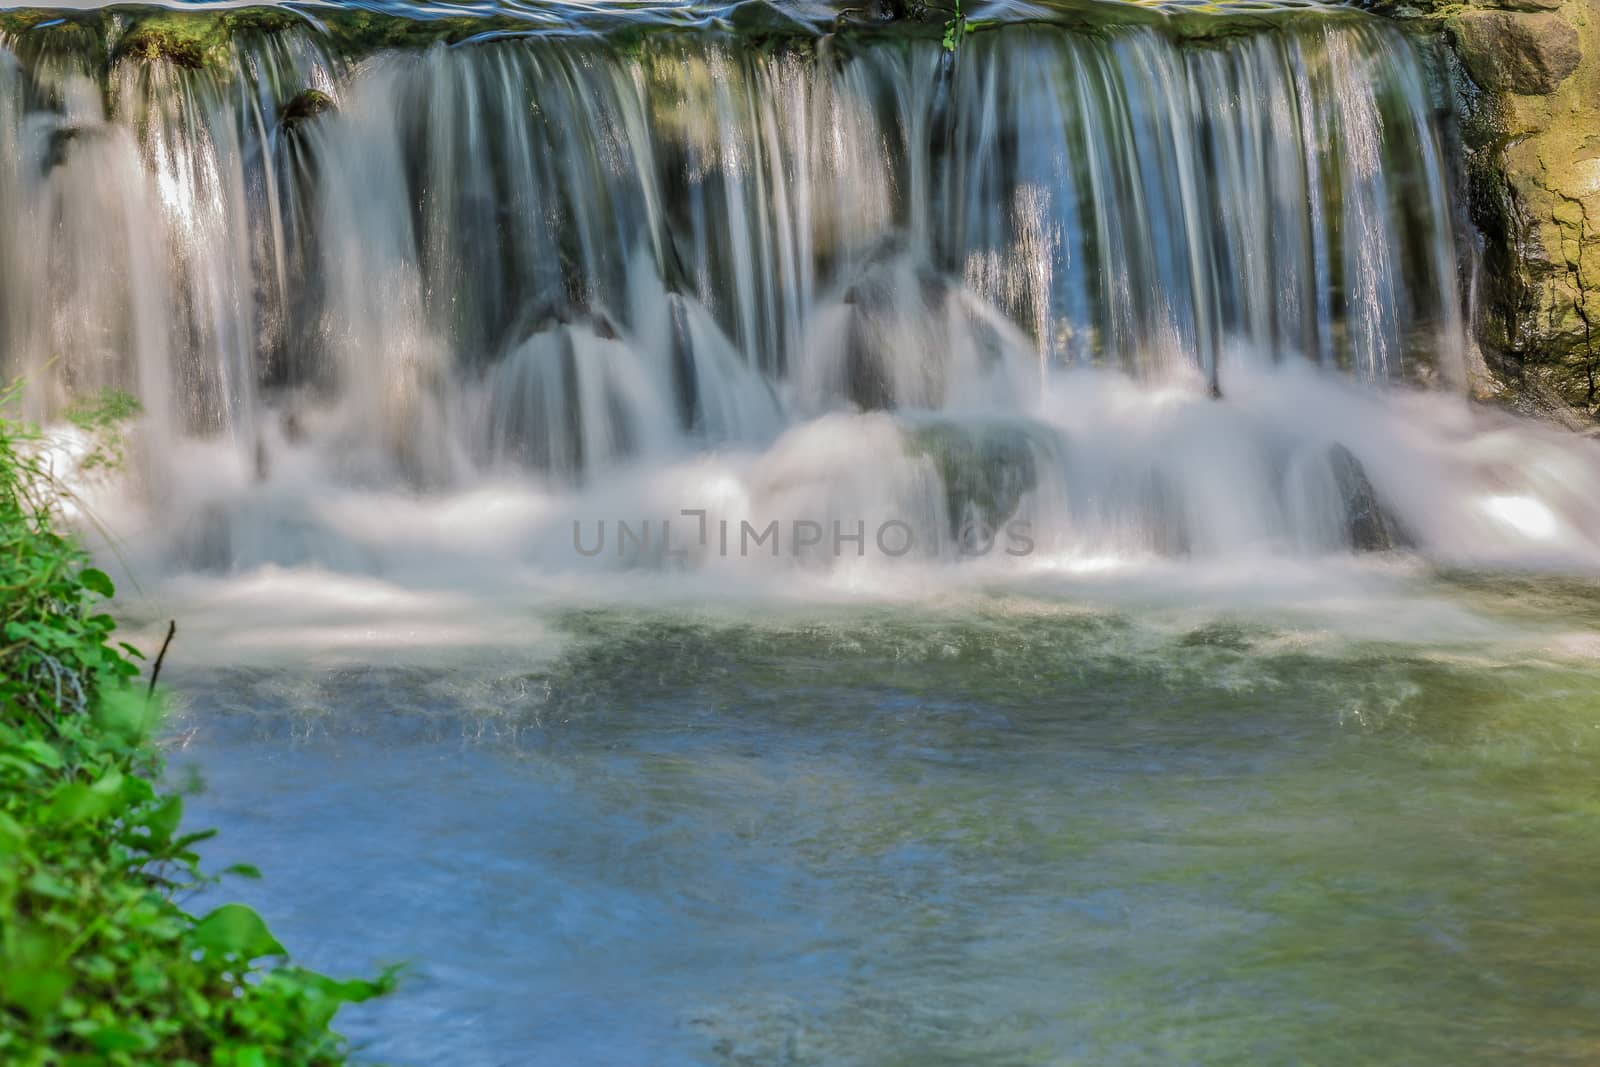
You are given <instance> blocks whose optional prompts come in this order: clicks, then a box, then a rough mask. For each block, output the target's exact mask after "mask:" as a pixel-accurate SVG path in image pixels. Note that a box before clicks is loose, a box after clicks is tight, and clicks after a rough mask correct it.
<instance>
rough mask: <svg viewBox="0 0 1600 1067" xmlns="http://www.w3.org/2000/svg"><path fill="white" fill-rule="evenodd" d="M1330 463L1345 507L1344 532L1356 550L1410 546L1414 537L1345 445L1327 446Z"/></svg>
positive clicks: (1381, 549) (1367, 550)
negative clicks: (1406, 530)
mask: <svg viewBox="0 0 1600 1067" xmlns="http://www.w3.org/2000/svg"><path fill="white" fill-rule="evenodd" d="M1328 465H1329V466H1330V467H1331V468H1332V469H1333V480H1334V483H1335V484H1336V485H1337V486H1338V487H1339V499H1340V501H1341V502H1342V503H1343V506H1344V519H1345V534H1346V537H1347V539H1348V542H1349V545H1350V547H1351V548H1353V549H1355V550H1356V551H1357V552H1389V551H1392V550H1394V549H1397V548H1408V547H1410V545H1411V543H1412V542H1411V538H1410V537H1409V536H1407V534H1406V533H1405V530H1404V528H1403V527H1402V526H1401V525H1400V523H1399V522H1398V521H1397V520H1396V519H1395V518H1394V516H1393V515H1391V514H1390V513H1389V511H1388V509H1386V508H1385V507H1384V506H1383V502H1382V501H1381V500H1380V499H1379V498H1378V493H1377V490H1375V489H1373V487H1372V482H1371V480H1370V479H1368V477H1367V471H1366V468H1364V467H1363V466H1362V465H1361V461H1360V460H1359V459H1357V458H1356V457H1355V454H1354V453H1352V452H1351V451H1350V450H1349V449H1348V448H1346V447H1345V446H1344V445H1334V446H1332V447H1331V448H1329V449H1328Z"/></svg>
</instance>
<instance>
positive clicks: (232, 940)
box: [194, 904, 285, 960]
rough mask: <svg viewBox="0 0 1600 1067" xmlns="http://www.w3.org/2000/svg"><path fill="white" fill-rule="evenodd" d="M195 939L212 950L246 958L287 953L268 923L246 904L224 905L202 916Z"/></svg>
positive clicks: (204, 947)
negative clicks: (269, 928) (273, 934)
mask: <svg viewBox="0 0 1600 1067" xmlns="http://www.w3.org/2000/svg"><path fill="white" fill-rule="evenodd" d="M194 940H195V944H197V945H199V946H200V947H201V948H203V949H205V950H206V951H208V952H218V953H223V954H229V955H237V956H239V957H240V958H241V959H245V960H253V959H259V958H260V957H262V956H282V955H285V953H284V949H283V946H282V945H280V944H279V943H278V939H277V938H275V937H273V936H272V931H271V930H268V929H267V924H266V922H265V921H264V920H263V919H262V918H261V916H259V915H257V914H256V913H255V910H254V909H252V908H248V907H246V906H245V905H243V904H224V905H222V907H220V908H218V909H217V910H215V911H213V912H212V913H211V914H209V915H207V916H206V917H205V918H204V919H201V920H200V922H199V923H198V924H197V925H196V926H195V928H194Z"/></svg>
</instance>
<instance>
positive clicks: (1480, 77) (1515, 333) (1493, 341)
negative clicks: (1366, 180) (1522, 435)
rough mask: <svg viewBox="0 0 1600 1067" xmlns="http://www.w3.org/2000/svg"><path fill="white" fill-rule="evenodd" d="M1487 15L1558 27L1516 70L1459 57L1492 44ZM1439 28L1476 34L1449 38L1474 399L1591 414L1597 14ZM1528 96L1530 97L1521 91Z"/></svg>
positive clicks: (1586, 10) (1467, 19) (1564, 10)
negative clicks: (1475, 292) (1468, 242)
mask: <svg viewBox="0 0 1600 1067" xmlns="http://www.w3.org/2000/svg"><path fill="white" fill-rule="evenodd" d="M1486 16H1488V17H1490V21H1483V20H1484V19H1485V17H1486ZM1501 19H1514V20H1518V21H1519V22H1520V23H1521V24H1526V23H1527V22H1528V21H1529V20H1532V22H1533V24H1534V25H1535V26H1538V25H1553V23H1549V22H1541V20H1550V19H1556V20H1558V21H1560V22H1562V23H1563V24H1564V25H1565V26H1566V27H1567V30H1555V31H1552V32H1553V33H1554V34H1555V35H1556V37H1559V38H1560V40H1555V38H1554V37H1553V38H1551V40H1552V41H1554V46H1553V47H1544V48H1543V50H1542V51H1540V52H1539V53H1538V54H1539V55H1540V56H1542V57H1543V58H1542V59H1540V60H1538V61H1537V62H1536V63H1533V62H1529V63H1526V69H1524V68H1522V67H1514V66H1512V65H1511V61H1509V60H1497V59H1492V58H1485V57H1484V56H1482V55H1478V54H1476V53H1475V52H1474V51H1473V50H1474V49H1475V48H1479V47H1481V48H1485V49H1493V48H1495V47H1497V45H1496V42H1495V41H1494V40H1493V39H1492V37H1491V36H1490V35H1489V34H1488V32H1487V29H1488V28H1492V27H1494V26H1497V25H1499V24H1500V20H1501ZM1450 25H1451V26H1452V28H1453V30H1454V28H1455V27H1456V26H1457V25H1464V26H1477V27H1480V28H1484V29H1485V32H1484V33H1483V34H1482V35H1481V38H1482V39H1480V38H1479V37H1475V36H1473V31H1471V30H1469V31H1467V32H1461V31H1459V30H1454V32H1453V40H1454V41H1455V43H1456V46H1457V49H1458V51H1460V52H1461V61H1462V63H1463V65H1464V66H1465V67H1466V70H1467V73H1468V75H1469V77H1466V78H1462V79H1461V82H1462V89H1463V92H1462V95H1461V98H1460V104H1461V114H1462V124H1461V128H1462V131H1463V142H1464V147H1465V148H1466V153H1465V154H1466V164H1467V178H1468V208H1469V211H1470V216H1471V219H1472V221H1473V223H1474V224H1475V225H1476V226H1477V228H1478V230H1479V232H1480V233H1481V234H1482V235H1483V239H1484V241H1483V260H1482V262H1483V270H1482V271H1481V272H1480V274H1479V278H1480V283H1479V284H1480V289H1479V296H1480V312H1479V315H1478V320H1477V322H1476V323H1475V324H1474V325H1475V328H1476V332H1477V335H1478V341H1479V345H1480V348H1481V349H1482V351H1483V354H1484V357H1485V361H1486V363H1487V365H1488V368H1489V370H1490V372H1491V374H1492V377H1491V378H1490V379H1489V380H1487V381H1484V382H1480V383H1479V387H1478V390H1477V391H1478V392H1479V394H1480V395H1481V396H1485V397H1490V398H1493V399H1495V400H1496V401H1497V402H1500V403H1503V404H1507V405H1509V406H1511V407H1513V408H1515V409H1517V410H1527V409H1528V408H1529V407H1530V405H1532V406H1533V407H1535V408H1537V407H1543V406H1545V405H1546V403H1547V400H1548V399H1549V398H1559V400H1560V402H1562V403H1565V404H1567V405H1570V406H1571V407H1572V408H1574V409H1576V410H1577V411H1578V412H1580V413H1582V414H1584V415H1588V416H1593V415H1595V414H1597V413H1600V330H1596V328H1595V326H1596V324H1597V315H1600V12H1597V11H1596V10H1595V9H1594V7H1593V5H1592V3H1589V2H1588V0H1566V3H1564V4H1563V5H1562V6H1561V8H1560V13H1559V16H1557V15H1527V14H1519V15H1515V16H1512V15H1508V14H1506V13H1504V12H1488V11H1481V10H1479V11H1467V12H1464V13H1462V14H1460V15H1458V16H1457V17H1456V18H1455V19H1453V20H1452V21H1451V23H1450ZM1574 40H1575V42H1576V43H1575V46H1574V48H1573V49H1569V48H1568V47H1567V46H1568V45H1573V43H1574ZM1563 42H1564V43H1563ZM1501 46H1504V47H1510V48H1512V49H1513V51H1514V52H1515V51H1517V50H1518V49H1522V47H1523V46H1522V45H1521V44H1519V43H1517V42H1515V41H1513V42H1511V43H1510V44H1509V45H1505V44H1504V42H1502V45H1501ZM1574 53H1575V55H1576V59H1575V61H1574ZM1552 57H1554V59H1552ZM1555 60H1559V63H1558V64H1557V65H1556V66H1554V67H1551V66H1550V65H1549V64H1550V63H1551V62H1554V61H1555ZM1516 62H1517V63H1524V62H1525V61H1524V60H1516ZM1486 64H1487V66H1486ZM1496 64H1498V65H1496ZM1569 64H1572V70H1571V71H1570V73H1568V74H1567V75H1566V76H1565V77H1563V78H1561V79H1560V80H1559V81H1557V82H1555V84H1554V85H1552V84H1551V82H1553V81H1555V78H1554V75H1555V74H1557V73H1559V72H1560V71H1561V70H1564V69H1565V68H1566V67H1567V66H1568V65H1569ZM1530 70H1531V72H1532V74H1531V76H1526V77H1525V76H1524V75H1529V71H1530ZM1507 71H1511V72H1512V73H1510V74H1507V73H1506V72H1507ZM1541 72H1544V73H1541ZM1535 88H1537V89H1540V90H1543V92H1544V95H1529V94H1528V92H1527V91H1528V90H1531V89H1535Z"/></svg>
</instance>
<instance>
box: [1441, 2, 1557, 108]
mask: <svg viewBox="0 0 1600 1067" xmlns="http://www.w3.org/2000/svg"><path fill="white" fill-rule="evenodd" d="M1450 29H1451V32H1452V34H1453V36H1454V37H1455V41H1456V49H1457V51H1459V52H1460V53H1461V60H1462V62H1463V63H1465V64H1466V67H1467V71H1468V73H1470V74H1471V75H1472V79H1473V80H1474V81H1476V82H1477V83H1478V84H1479V85H1481V86H1483V87H1484V88H1485V89H1489V90H1491V91H1492V92H1503V93H1521V94H1524V95H1538V96H1543V95H1545V94H1547V93H1553V92H1555V91H1556V88H1557V87H1558V86H1559V85H1560V84H1561V83H1562V82H1563V81H1565V80H1566V79H1567V78H1568V77H1569V76H1570V75H1571V74H1572V72H1573V71H1575V70H1577V69H1578V63H1579V61H1580V60H1581V59H1582V50H1581V49H1580V47H1579V43H1578V31H1577V30H1576V29H1574V28H1573V27H1572V26H1571V24H1569V23H1568V22H1567V21H1566V20H1565V19H1563V18H1562V17H1561V16H1560V15H1559V14H1557V13H1555V12H1549V11H1546V12H1537V13H1535V12H1521V11H1466V12H1463V13H1462V14H1460V15H1458V16H1457V17H1456V18H1454V19H1452V20H1451V24H1450Z"/></svg>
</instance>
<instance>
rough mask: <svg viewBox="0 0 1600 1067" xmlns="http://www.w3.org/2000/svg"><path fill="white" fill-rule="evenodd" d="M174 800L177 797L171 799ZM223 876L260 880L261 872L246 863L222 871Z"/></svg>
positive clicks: (233, 865) (236, 864)
mask: <svg viewBox="0 0 1600 1067" xmlns="http://www.w3.org/2000/svg"><path fill="white" fill-rule="evenodd" d="M173 799H174V800H176V799H177V797H173ZM222 873H223V874H232V875H236V876H238V877H240V878H260V877H261V871H260V870H259V869H257V868H256V867H254V866H253V865H251V864H248V863H235V864H232V865H231V866H228V867H224V868H223V869H222Z"/></svg>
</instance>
